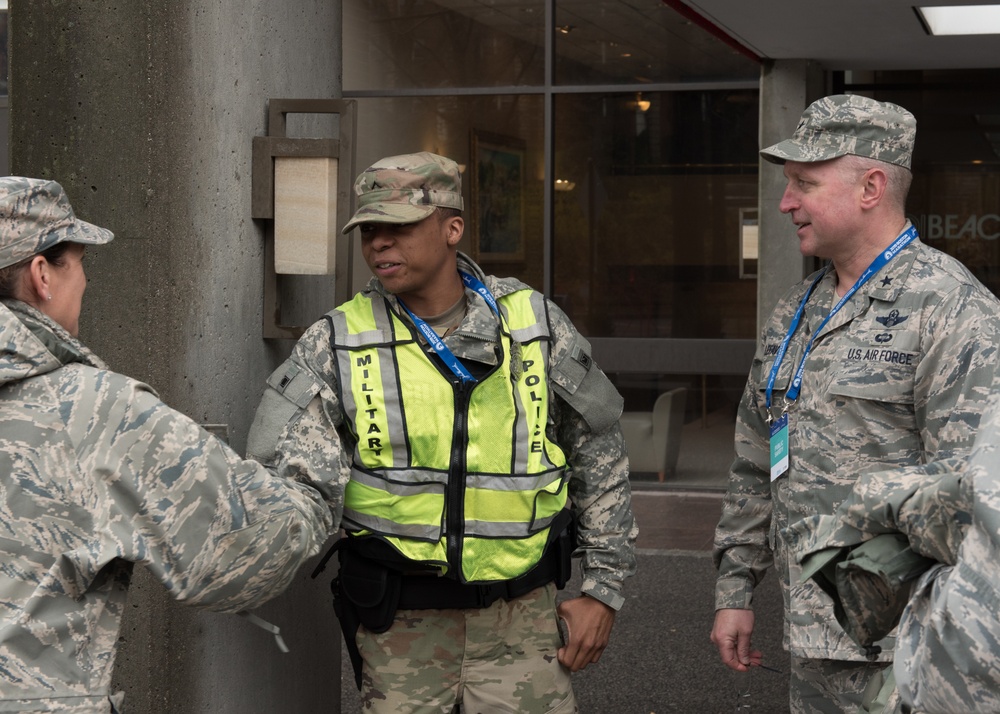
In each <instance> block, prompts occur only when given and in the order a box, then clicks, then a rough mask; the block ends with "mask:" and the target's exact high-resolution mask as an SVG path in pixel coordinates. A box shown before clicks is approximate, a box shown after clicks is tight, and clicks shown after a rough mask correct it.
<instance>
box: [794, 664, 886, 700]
mask: <svg viewBox="0 0 1000 714" xmlns="http://www.w3.org/2000/svg"><path fill="white" fill-rule="evenodd" d="M891 667H892V663H891V662H846V661H841V660H832V659H805V658H802V657H792V668H791V669H792V675H791V681H790V682H789V696H788V698H789V710H790V711H791V714H857V713H858V712H866V711H868V709H867V708H866V705H867V702H868V701H870V700H871V699H873V698H874V696H875V694H876V693H877V692H878V689H879V688H880V687H881V685H882V682H883V674H888V671H887V670H888V669H889V668H891ZM869 685H871V687H872V691H871V692H868V691H866V690H868V687H869ZM894 699H895V705H896V707H895V711H897V712H898V711H899V709H898V699H899V698H898V697H895V698H894ZM893 710H894V709H893V708H889V709H885V710H883V711H884V714H891V712H892V711H893Z"/></svg>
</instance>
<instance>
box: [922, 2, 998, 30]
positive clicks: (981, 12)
mask: <svg viewBox="0 0 1000 714" xmlns="http://www.w3.org/2000/svg"><path fill="white" fill-rule="evenodd" d="M914 9H915V10H916V11H917V17H919V18H920V22H922V23H923V25H924V29H926V30H927V34H929V35H1000V5H948V6H942V7H916V8H914Z"/></svg>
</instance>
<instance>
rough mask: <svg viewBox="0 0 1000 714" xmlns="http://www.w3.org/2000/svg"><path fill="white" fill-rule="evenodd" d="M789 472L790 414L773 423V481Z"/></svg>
mask: <svg viewBox="0 0 1000 714" xmlns="http://www.w3.org/2000/svg"><path fill="white" fill-rule="evenodd" d="M786 471H788V412H785V413H784V414H782V415H781V416H780V417H778V418H777V419H775V420H774V421H773V422H771V480H772V481H774V480H775V479H777V478H778V477H779V476H781V475H782V474H784V473H785V472H786Z"/></svg>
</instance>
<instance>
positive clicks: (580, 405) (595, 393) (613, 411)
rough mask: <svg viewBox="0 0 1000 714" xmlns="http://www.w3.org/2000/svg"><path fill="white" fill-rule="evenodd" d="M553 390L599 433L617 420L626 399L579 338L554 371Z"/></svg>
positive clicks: (594, 431)
mask: <svg viewBox="0 0 1000 714" xmlns="http://www.w3.org/2000/svg"><path fill="white" fill-rule="evenodd" d="M551 377H552V385H553V389H554V391H555V392H556V394H558V395H559V396H560V397H562V398H563V400H564V401H565V402H566V403H567V404H569V405H570V406H571V407H572V408H573V409H574V410H575V411H576V412H578V413H579V414H580V416H582V417H583V419H584V421H586V422H587V426H589V427H590V430H591V431H592V432H593V433H595V434H598V433H600V432H602V431H604V430H605V429H607V428H609V427H610V426H611V425H612V424H614V423H615V422H616V421H618V418H619V417H620V416H621V413H622V407H623V406H624V400H623V399H622V397H621V395H620V394H619V393H618V390H617V389H615V385H613V384H612V383H611V380H610V379H608V377H607V375H606V374H604V372H602V371H601V369H600V367H598V366H597V365H596V364H595V363H594V359H593V357H591V356H590V343H589V342H587V340H586V339H585V338H584V337H583V336H581V335H577V336H576V338H575V340H574V343H573V347H572V348H571V349H570V350H568V351H567V352H566V355H565V356H564V357H563V358H562V359H561V360H560V361H559V362H558V363H557V364H556V365H555V366H554V367H553V368H552V374H551Z"/></svg>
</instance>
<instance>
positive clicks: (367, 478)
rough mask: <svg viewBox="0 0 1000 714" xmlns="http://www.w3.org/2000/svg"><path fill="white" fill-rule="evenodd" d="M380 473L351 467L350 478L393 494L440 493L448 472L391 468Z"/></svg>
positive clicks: (446, 480)
mask: <svg viewBox="0 0 1000 714" xmlns="http://www.w3.org/2000/svg"><path fill="white" fill-rule="evenodd" d="M381 473H382V474H383V476H381V477H380V476H377V475H373V474H371V473H368V472H367V471H361V470H359V469H356V468H354V469H351V480H352V481H357V482H358V483H362V484H364V485H365V486H371V487H372V488H377V489H380V490H382V491H385V492H386V493H391V494H393V495H394V496H416V495H419V494H422V493H442V492H443V490H444V489H443V487H444V485H445V484H446V483H448V474H447V473H444V472H443V471H428V470H426V469H398V470H397V469H393V470H392V472H390V473H386V472H385V471H382V472H381ZM390 478H391V480H390Z"/></svg>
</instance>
